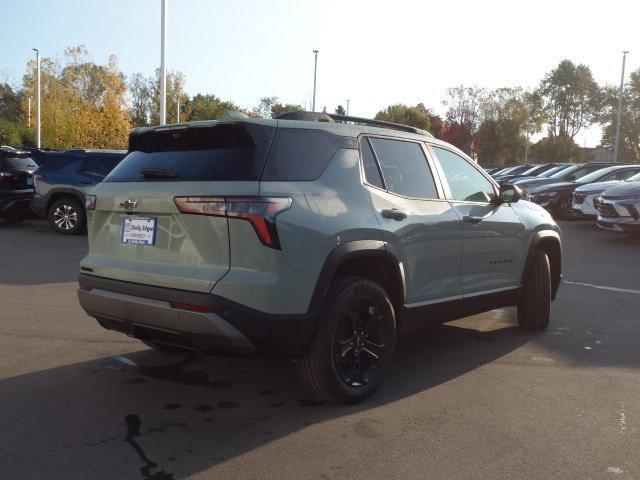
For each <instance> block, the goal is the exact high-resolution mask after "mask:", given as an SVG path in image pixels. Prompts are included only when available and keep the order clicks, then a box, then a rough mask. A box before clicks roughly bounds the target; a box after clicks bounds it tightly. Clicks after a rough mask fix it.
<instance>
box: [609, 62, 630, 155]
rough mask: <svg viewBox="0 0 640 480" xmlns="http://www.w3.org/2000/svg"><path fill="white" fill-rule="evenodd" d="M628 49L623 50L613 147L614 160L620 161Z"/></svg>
mask: <svg viewBox="0 0 640 480" xmlns="http://www.w3.org/2000/svg"><path fill="white" fill-rule="evenodd" d="M627 53H629V51H628V50H625V51H624V52H622V75H621V76H620V93H619V94H618V114H617V117H618V118H617V121H616V143H615V145H614V147H613V161H614V162H617V161H618V151H619V150H620V123H621V121H622V94H623V92H624V64H625V62H626V60H627Z"/></svg>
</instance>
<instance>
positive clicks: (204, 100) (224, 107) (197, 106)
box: [180, 93, 239, 121]
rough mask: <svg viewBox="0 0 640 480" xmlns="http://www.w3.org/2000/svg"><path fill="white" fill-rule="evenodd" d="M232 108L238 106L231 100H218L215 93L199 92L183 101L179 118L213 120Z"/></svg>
mask: <svg viewBox="0 0 640 480" xmlns="http://www.w3.org/2000/svg"><path fill="white" fill-rule="evenodd" d="M234 110H239V108H238V107H237V106H236V105H235V104H233V103H232V102H228V101H223V100H220V99H219V98H218V97H216V96H215V95H210V94H207V95H203V94H200V93H199V94H197V95H195V96H194V97H193V98H191V99H189V100H186V101H185V102H184V104H183V107H182V113H181V114H180V120H181V121H191V120H215V119H217V118H223V117H224V116H225V115H226V114H227V113H228V112H230V111H234Z"/></svg>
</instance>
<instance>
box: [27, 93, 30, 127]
mask: <svg viewBox="0 0 640 480" xmlns="http://www.w3.org/2000/svg"><path fill="white" fill-rule="evenodd" d="M27 105H28V107H27V127H28V128H31V97H27Z"/></svg>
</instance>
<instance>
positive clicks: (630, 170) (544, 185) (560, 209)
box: [488, 162, 640, 234]
mask: <svg viewBox="0 0 640 480" xmlns="http://www.w3.org/2000/svg"><path fill="white" fill-rule="evenodd" d="M548 165H551V166H550V167H549V166H548ZM545 166H546V167H547V168H542V169H540V167H543V166H542V165H540V166H535V165H526V166H525V165H523V166H520V167H510V168H503V169H498V170H492V171H488V172H489V173H490V174H491V175H492V176H493V178H494V179H495V180H496V181H497V182H498V183H500V185H502V186H505V185H517V186H518V187H520V188H521V189H522V196H523V198H524V199H526V200H529V201H531V202H533V203H536V204H538V205H540V206H542V207H544V208H545V209H547V210H548V211H550V212H551V213H552V214H553V215H554V216H555V217H556V218H561V219H564V220H574V219H581V220H596V222H597V225H598V226H599V227H601V228H604V229H608V230H611V231H615V232H622V233H629V234H634V233H635V234H637V233H640V216H639V214H638V212H639V211H640V165H630V164H622V163H600V162H592V163H583V164H547V165H545ZM523 167H526V168H525V169H524V170H523ZM538 169H539V170H538Z"/></svg>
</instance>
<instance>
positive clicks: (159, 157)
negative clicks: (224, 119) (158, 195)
mask: <svg viewBox="0 0 640 480" xmlns="http://www.w3.org/2000/svg"><path fill="white" fill-rule="evenodd" d="M130 150H132V151H130V153H129V154H128V155H127V156H126V157H125V158H124V160H122V161H121V162H120V163H119V164H118V166H117V167H116V168H114V169H113V171H112V172H111V173H110V174H109V175H108V176H107V178H106V179H105V182H158V181H166V180H171V181H234V180H256V179H257V178H256V176H255V169H254V168H253V167H254V165H253V158H254V150H255V144H254V141H253V138H252V137H251V135H250V134H249V132H248V131H247V130H246V129H245V128H244V127H243V126H242V125H238V124H225V125H216V126H213V127H200V128H192V129H185V130H165V131H159V132H158V131H151V132H148V133H147V134H141V135H140V136H139V138H138V137H136V138H133V139H132V140H131V142H130Z"/></svg>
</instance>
